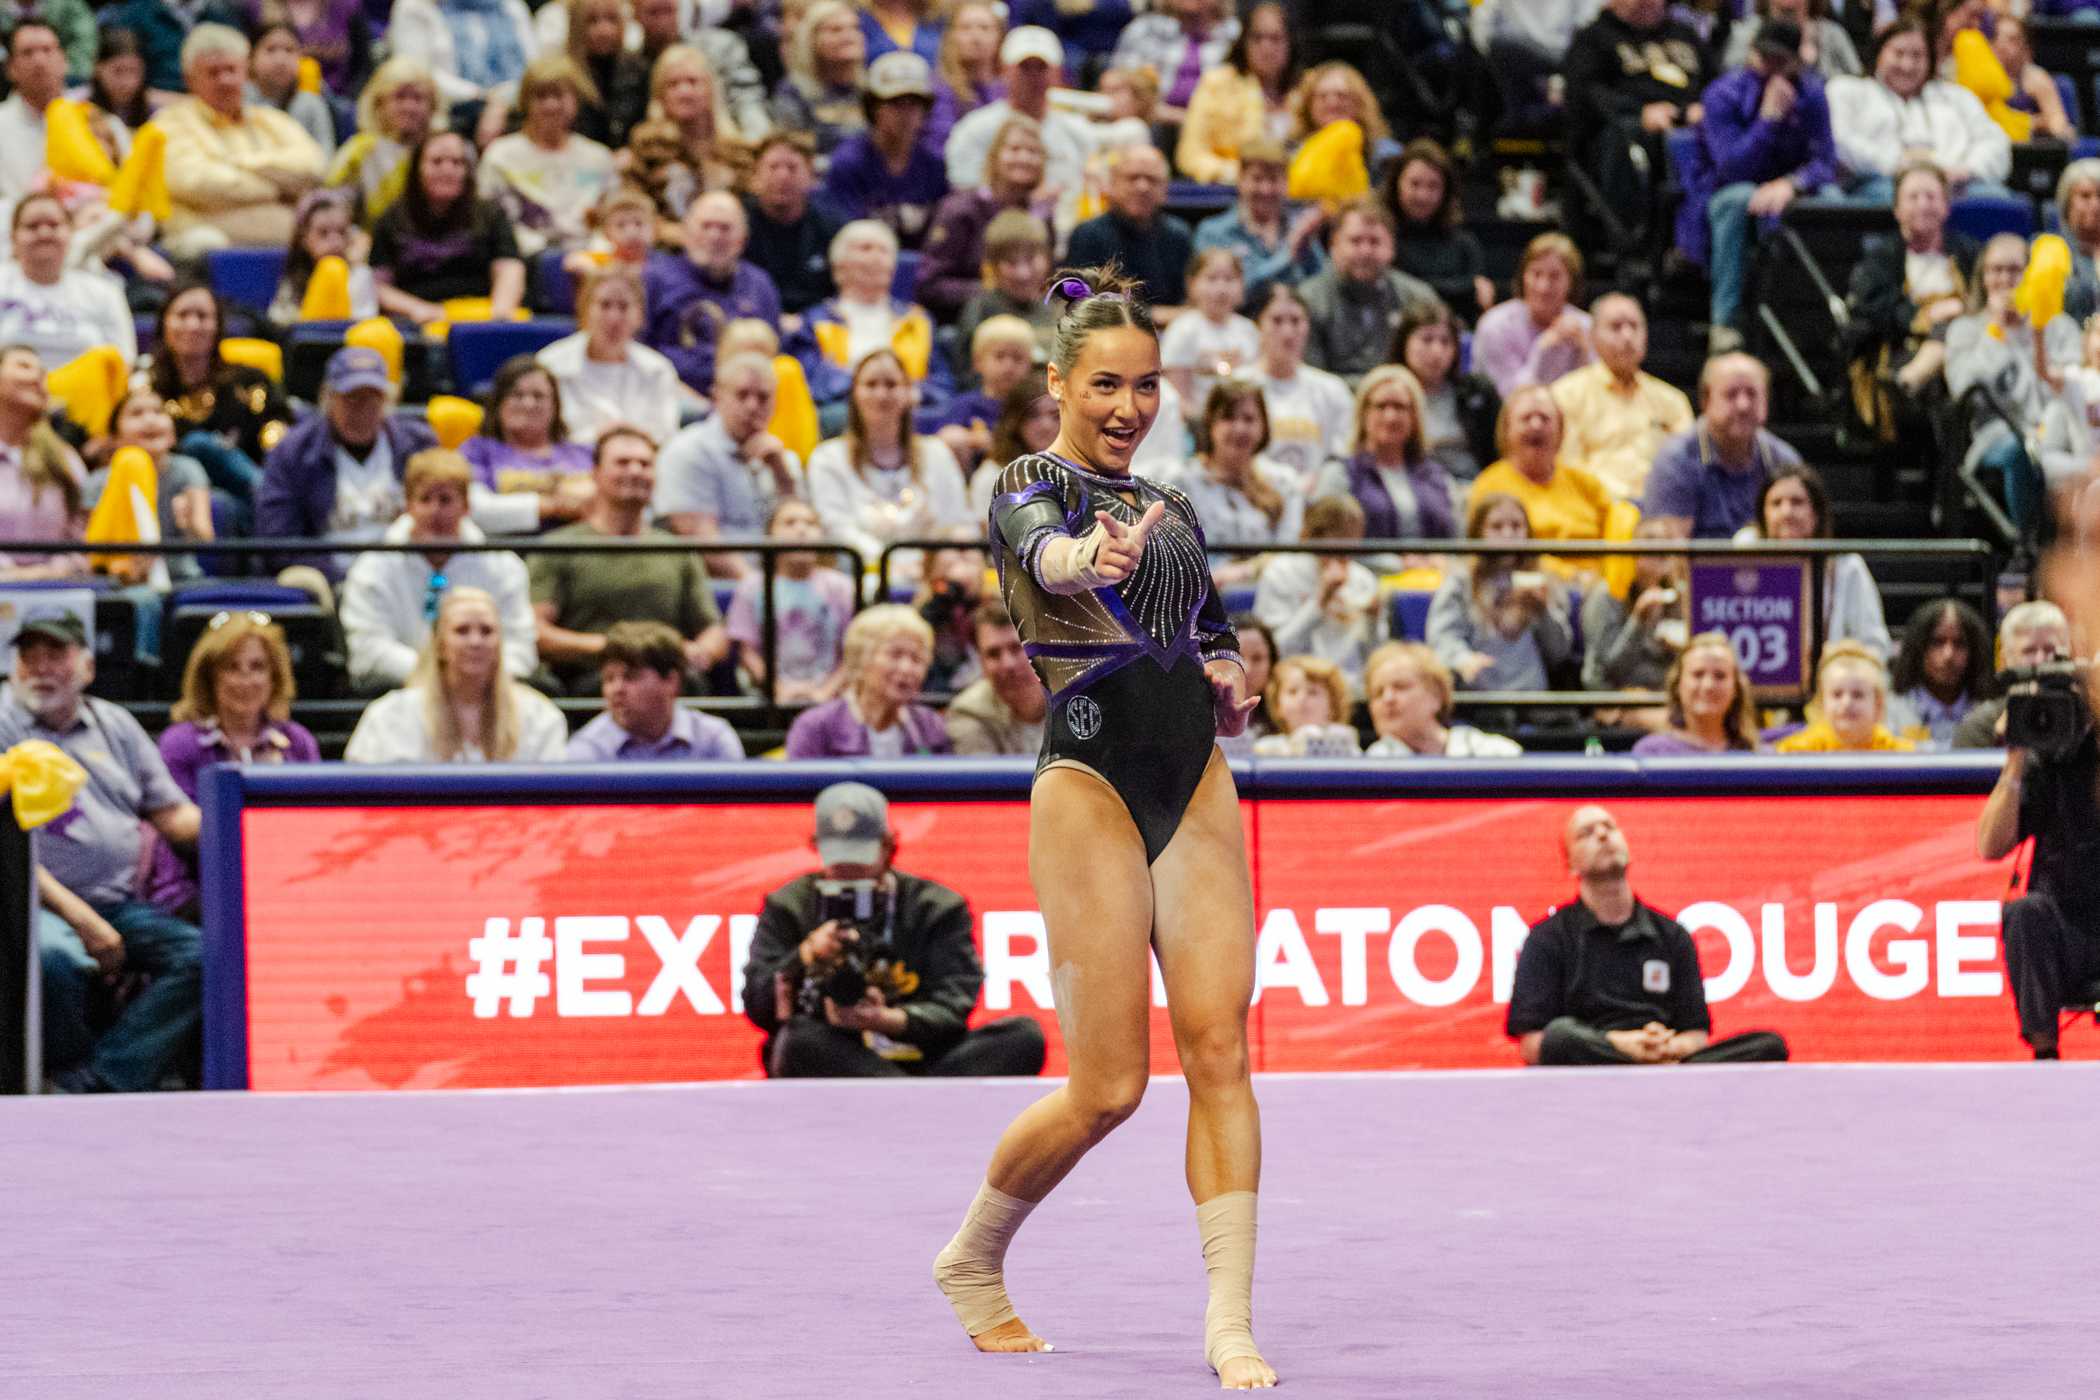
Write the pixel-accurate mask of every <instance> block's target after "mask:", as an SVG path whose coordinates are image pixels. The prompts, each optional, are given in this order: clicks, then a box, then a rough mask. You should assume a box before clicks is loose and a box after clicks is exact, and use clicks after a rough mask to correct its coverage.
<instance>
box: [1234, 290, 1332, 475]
mask: <svg viewBox="0 0 2100 1400" xmlns="http://www.w3.org/2000/svg"><path fill="white" fill-rule="evenodd" d="M1255 328H1256V329H1257V330H1258V331H1259V332H1260V334H1261V363H1260V364H1259V366H1258V367H1257V370H1256V373H1255V374H1254V376H1253V378H1254V381H1255V382H1256V383H1257V384H1259V385H1261V396H1262V403H1263V405H1264V407H1265V408H1266V409H1267V411H1268V417H1269V455H1270V456H1271V457H1272V458H1274V459H1275V460H1276V461H1277V462H1278V463H1279V464H1281V465H1283V466H1287V467H1289V468H1290V469H1291V470H1292V471H1294V472H1296V473H1297V474H1298V480H1299V483H1300V485H1301V486H1307V485H1310V484H1311V482H1312V480H1313V478H1314V477H1315V476H1317V475H1318V474H1319V472H1320V470H1321V469H1322V468H1323V467H1324V466H1326V464H1327V463H1328V461H1329V460H1331V459H1340V458H1344V457H1347V456H1348V455H1349V453H1350V451H1351V434H1350V424H1351V422H1352V420H1353V419H1354V417H1355V413H1354V409H1355V404H1354V401H1353V399H1352V398H1351V396H1350V393H1349V386H1348V385H1347V384H1344V383H1343V382H1342V381H1341V380H1340V379H1338V378H1336V377H1335V376H1334V375H1331V374H1329V373H1328V372H1327V371H1326V370H1324V369H1314V368H1313V367H1312V366H1310V365H1308V364H1306V363H1305V347H1306V343H1307V341H1309V340H1310V339H1311V336H1312V318H1311V315H1310V313H1309V312H1307V310H1306V307H1305V299H1304V298H1303V297H1301V296H1299V295H1298V293H1297V292H1295V291H1293V290H1292V289H1291V288H1290V287H1289V286H1287V285H1285V284H1283V283H1281V282H1279V283H1275V284H1273V285H1271V286H1270V288H1269V290H1268V293H1267V294H1266V295H1265V296H1264V297H1263V298H1262V300H1261V305H1260V310H1259V311H1258V312H1257V313H1256V319H1255Z"/></svg>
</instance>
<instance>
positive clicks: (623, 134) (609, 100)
mask: <svg viewBox="0 0 2100 1400" xmlns="http://www.w3.org/2000/svg"><path fill="white" fill-rule="evenodd" d="M556 8H557V7H556V6H553V5H545V6H542V7H541V9H540V13H539V16H538V17H537V18H536V19H535V21H534V23H535V25H536V26H537V27H539V28H541V29H542V30H543V31H544V29H545V28H546V27H547V15H548V13H549V11H551V10H554V9H556ZM540 42H541V45H542V49H543V51H544V50H545V49H548V48H551V47H552V45H550V44H549V43H548V36H547V35H546V34H545V33H544V32H543V33H542V34H541V35H540ZM562 46H563V48H564V49H565V50H566V52H567V53H568V55H569V61H570V62H571V63H573V64H575V65H576V71H577V72H578V73H580V74H582V75H583V78H584V80H585V84H586V86H585V91H584V97H583V105H582V107H581V109H580V110H579V111H578V112H577V114H576V129H577V130H578V131H580V132H582V133H583V134H584V135H585V136H588V137H590V138H591V140H593V141H596V142H598V143H599V144H600V145H602V146H605V147H606V148H607V149H609V150H618V149H619V148H620V147H622V146H624V145H626V144H627V133H628V132H630V131H632V130H634V128H635V127H636V126H637V125H639V124H640V123H641V122H642V120H643V119H644V118H646V117H647V116H648V115H649V65H648V64H646V63H644V62H643V61H642V56H641V55H640V54H638V53H636V52H634V51H633V50H632V49H629V48H628V47H627V5H626V0H576V4H575V6H574V9H573V12H571V11H567V10H565V11H563V23H562Z"/></svg>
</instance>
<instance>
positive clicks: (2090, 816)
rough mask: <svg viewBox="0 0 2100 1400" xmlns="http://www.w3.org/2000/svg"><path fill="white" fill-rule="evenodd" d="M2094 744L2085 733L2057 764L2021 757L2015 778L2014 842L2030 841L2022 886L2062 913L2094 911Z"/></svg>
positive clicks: (2097, 906) (2097, 844)
mask: <svg viewBox="0 0 2100 1400" xmlns="http://www.w3.org/2000/svg"><path fill="white" fill-rule="evenodd" d="M2096 786H2100V743H2096V742H2095V740H2094V737H2093V736H2092V735H2091V734H2088V735H2086V737H2085V742H2084V743H2082V744H2080V745H2079V746H2078V751H2077V752H2076V753H2074V754H2072V755H2071V756H2070V757H2069V758H2067V759H2065V760H2064V761H2063V762H2062V763H2054V764H2051V763H2042V762H2039V761H2037V760H2036V758H2035V756H2034V755H2033V754H2029V755H2027V768H2026V771H2025V773H2024V774H2023V775H2022V776H2021V780H2020V839H2021V840H2023V841H2024V840H2026V839H2027V838H2028V837H2030V836H2032V837H2033V838H2034V864H2033V866H2032V867H2031V868H2030V870H2029V872H2028V876H2027V887H2028V888H2029V889H2031V890H2033V891H2034V892H2035V893H2036V894H2046V895H2051V896H2053V897H2054V898H2055V899H2056V900H2057V902H2058V903H2059V904H2062V905H2064V906H2065V908H2066V909H2067V910H2072V911H2076V912H2077V913H2079V914H2090V913H2091V912H2093V911H2095V910H2100V799H2096V794H2095V787H2096Z"/></svg>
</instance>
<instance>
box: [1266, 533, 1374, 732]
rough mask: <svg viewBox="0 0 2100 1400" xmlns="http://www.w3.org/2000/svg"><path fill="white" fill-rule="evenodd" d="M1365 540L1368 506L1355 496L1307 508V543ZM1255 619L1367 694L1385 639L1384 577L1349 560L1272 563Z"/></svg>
mask: <svg viewBox="0 0 2100 1400" xmlns="http://www.w3.org/2000/svg"><path fill="white" fill-rule="evenodd" d="M1363 537H1364V512H1363V507H1362V506H1359V505H1358V504H1357V503H1356V502H1355V501H1354V500H1352V499H1351V498H1350V497H1347V496H1323V497H1321V498H1320V499H1319V500H1316V501H1314V502H1313V503H1312V504H1311V505H1309V506H1307V507H1306V508H1305V523H1304V525H1303V527H1302V530H1301V535H1300V538H1302V539H1303V540H1304V541H1305V542H1306V543H1307V544H1312V543H1316V542H1319V541H1323V540H1331V541H1333V542H1335V543H1337V544H1341V543H1352V542H1354V541H1357V540H1360V539H1362V538H1363ZM1254 614H1255V616H1257V617H1259V618H1260V619H1261V620H1262V621H1263V622H1265V623H1267V624H1268V625H1269V627H1270V628H1271V629H1273V631H1274V632H1275V635H1276V645H1277V648H1278V649H1279V650H1280V651H1282V652H1284V653H1286V654H1289V653H1293V652H1296V653H1302V654H1306V655H1311V656H1317V657H1320V658H1322V659H1324V660H1326V661H1328V662H1330V663H1332V664H1334V665H1336V666H1337V667H1339V668H1340V671H1341V674H1342V675H1343V676H1344V677H1345V678H1346V681H1347V690H1360V689H1361V688H1362V686H1363V676H1364V658H1365V657H1366V656H1368V655H1369V654H1370V651H1371V648H1373V647H1375V646H1377V645H1378V644H1379V643H1380V642H1381V641H1383V640H1385V638H1384V635H1383V633H1384V628H1385V610H1384V609H1382V608H1380V607H1379V606H1378V575H1376V574H1374V573H1372V572H1371V571H1370V570H1369V569H1367V568H1365V567H1364V566H1363V565H1362V564H1360V563H1358V562H1357V561H1356V560H1355V559H1353V558H1351V557H1349V556H1348V555H1346V554H1278V555H1276V556H1274V557H1272V558H1271V559H1270V560H1269V562H1268V564H1267V565H1266V566H1265V567H1264V568H1263V569H1262V571H1261V582H1260V584H1259V585H1258V586H1257V588H1256V591H1255V594H1254ZM1345 695H1346V691H1345Z"/></svg>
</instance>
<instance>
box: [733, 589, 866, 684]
mask: <svg viewBox="0 0 2100 1400" xmlns="http://www.w3.org/2000/svg"><path fill="white" fill-rule="evenodd" d="M759 582H760V579H759V575H757V574H756V573H752V574H749V575H746V576H745V577H744V578H743V579H742V580H740V581H739V582H738V583H737V586H736V592H735V593H733V594H731V595H730V598H729V617H728V619H727V626H728V630H729V637H730V640H731V641H734V642H737V643H739V644H741V645H743V646H747V647H750V648H752V649H753V650H754V651H756V650H757V649H758V648H759V647H761V646H763V645H764V636H763V623H764V618H762V617H761V616H760V614H759V606H758V589H759ZM773 618H774V630H773V645H774V652H773V667H774V672H775V674H777V675H778V676H779V677H780V679H782V680H784V681H801V682H805V683H811V684H814V683H815V682H817V681H821V680H823V679H824V678H825V677H826V676H828V675H830V674H831V673H832V672H833V671H834V670H836V669H837V668H838V664H839V645H840V643H841V642H843V641H844V640H845V636H846V624H847V623H849V622H851V621H852V620H853V580H852V579H850V578H848V577H846V575H844V574H843V573H840V572H839V571H838V570H837V569H818V570H816V571H815V572H814V573H812V574H811V575H810V576H809V577H808V578H788V577H785V576H776V577H775V578H774V580H773Z"/></svg>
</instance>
